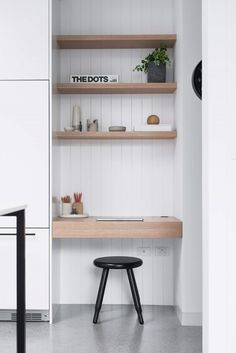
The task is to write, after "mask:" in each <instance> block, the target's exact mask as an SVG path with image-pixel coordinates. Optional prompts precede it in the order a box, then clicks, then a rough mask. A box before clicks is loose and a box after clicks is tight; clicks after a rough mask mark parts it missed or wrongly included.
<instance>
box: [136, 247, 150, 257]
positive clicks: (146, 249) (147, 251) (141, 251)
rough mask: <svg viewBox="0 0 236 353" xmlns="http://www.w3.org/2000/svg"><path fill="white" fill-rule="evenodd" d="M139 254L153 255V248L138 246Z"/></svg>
mask: <svg viewBox="0 0 236 353" xmlns="http://www.w3.org/2000/svg"><path fill="white" fill-rule="evenodd" d="M137 254H138V255H139V256H151V255H152V248H150V247H143V248H137Z"/></svg>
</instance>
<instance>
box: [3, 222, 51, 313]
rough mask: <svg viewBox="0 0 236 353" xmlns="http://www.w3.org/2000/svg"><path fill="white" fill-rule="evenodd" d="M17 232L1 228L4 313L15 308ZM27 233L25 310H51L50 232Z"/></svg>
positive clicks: (31, 231)
mask: <svg viewBox="0 0 236 353" xmlns="http://www.w3.org/2000/svg"><path fill="white" fill-rule="evenodd" d="M14 233H15V230H14V229H8V228H7V229H4V228H2V229H0V278H1V290H0V309H1V310H2V309H9V310H11V309H15V308H16V236H14ZM11 234H12V235H11ZM26 234H27V235H26V257H25V262H26V309H27V310H49V230H47V229H30V230H29V229H28V230H26Z"/></svg>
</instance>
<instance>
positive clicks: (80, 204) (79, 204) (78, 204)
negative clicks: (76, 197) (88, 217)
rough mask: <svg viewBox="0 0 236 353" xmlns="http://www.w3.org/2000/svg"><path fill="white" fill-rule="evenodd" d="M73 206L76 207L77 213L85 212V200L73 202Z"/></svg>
mask: <svg viewBox="0 0 236 353" xmlns="http://www.w3.org/2000/svg"><path fill="white" fill-rule="evenodd" d="M73 208H75V209H76V213H77V214H83V212H84V209H83V202H74V203H73Z"/></svg>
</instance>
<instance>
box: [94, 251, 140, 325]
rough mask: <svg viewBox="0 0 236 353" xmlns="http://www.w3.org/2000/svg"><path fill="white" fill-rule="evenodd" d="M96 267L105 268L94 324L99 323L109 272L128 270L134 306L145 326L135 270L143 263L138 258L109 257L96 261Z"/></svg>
mask: <svg viewBox="0 0 236 353" xmlns="http://www.w3.org/2000/svg"><path fill="white" fill-rule="evenodd" d="M93 263H94V265H95V266H97V267H101V268H103V271H102V277H101V282H100V286H99V289H98V295H97V300H96V305H95V313H94V317H93V323H94V324H96V323H97V321H98V316H99V312H100V310H101V307H102V301H103V296H104V292H105V288H106V283H107V277H108V273H109V270H110V269H112V270H123V269H125V270H127V274H128V279H129V283H130V288H131V292H132V296H133V301H134V306H135V309H136V311H137V314H138V319H139V322H140V324H142V325H143V323H144V321H143V315H142V307H141V303H140V297H139V293H138V287H137V284H136V281H135V277H134V272H133V268H135V267H139V266H142V264H143V261H142V260H141V259H139V258H137V257H128V256H108V257H100V258H98V259H95V260H94V262H93Z"/></svg>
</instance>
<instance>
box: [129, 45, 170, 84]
mask: <svg viewBox="0 0 236 353" xmlns="http://www.w3.org/2000/svg"><path fill="white" fill-rule="evenodd" d="M167 63H170V59H169V56H168V54H167V49H166V47H165V46H163V45H161V46H160V48H156V49H154V50H153V52H152V53H149V54H148V55H147V56H146V57H145V58H144V59H143V60H141V64H139V65H137V66H135V68H134V70H133V71H135V70H137V71H143V72H145V73H147V81H148V82H165V81H166V64H167Z"/></svg>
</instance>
